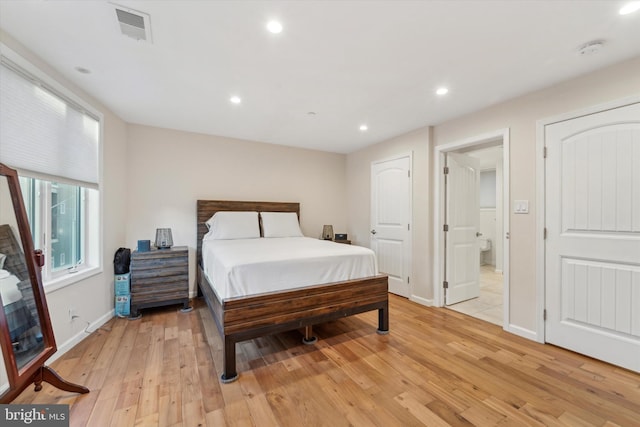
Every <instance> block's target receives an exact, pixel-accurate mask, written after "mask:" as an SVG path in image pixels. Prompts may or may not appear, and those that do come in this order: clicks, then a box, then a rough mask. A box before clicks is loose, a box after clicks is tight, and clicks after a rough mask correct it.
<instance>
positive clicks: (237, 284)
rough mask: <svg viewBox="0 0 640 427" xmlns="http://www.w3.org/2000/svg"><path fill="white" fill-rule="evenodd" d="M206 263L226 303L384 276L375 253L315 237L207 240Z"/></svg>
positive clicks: (212, 279)
mask: <svg viewBox="0 0 640 427" xmlns="http://www.w3.org/2000/svg"><path fill="white" fill-rule="evenodd" d="M202 264H203V269H204V272H205V274H206V276H207V278H208V279H209V282H210V283H211V284H212V285H213V288H214V290H215V291H216V293H217V294H218V297H219V298H220V299H221V300H225V299H228V298H233V297H238V296H247V295H255V294H260V293H264V292H272V291H280V290H286V289H293V288H298V287H303V286H310V285H317V284H324V283H332V282H339V281H343V280H350V279H359V278H363V277H369V276H375V275H376V274H378V266H377V264H376V257H375V254H374V253H373V251H372V250H370V249H367V248H363V247H360V246H351V245H346V244H341V243H335V242H331V241H324V240H318V239H312V238H310V237H283V238H276V239H266V238H259V239H239V240H204V241H203V242H202Z"/></svg>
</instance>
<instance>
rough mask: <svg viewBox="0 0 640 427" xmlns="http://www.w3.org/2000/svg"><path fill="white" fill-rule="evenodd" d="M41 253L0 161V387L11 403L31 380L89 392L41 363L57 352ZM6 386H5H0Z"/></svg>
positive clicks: (9, 172) (16, 187)
mask: <svg viewBox="0 0 640 427" xmlns="http://www.w3.org/2000/svg"><path fill="white" fill-rule="evenodd" d="M43 260H44V257H43V256H42V253H41V252H40V251H35V250H34V248H33V240H32V237H31V231H30V228H29V222H28V219H27V214H26V212H25V208H24V202H23V200H22V194H21V192H20V182H19V179H18V174H17V173H16V171H15V170H14V169H11V168H9V167H7V166H5V165H3V164H1V163H0V348H1V349H2V356H3V357H2V361H3V362H4V370H1V371H0V385H2V384H6V383H8V389H7V390H6V391H5V392H4V393H2V395H0V403H9V402H11V401H12V400H13V399H15V398H16V397H17V396H18V395H19V394H20V393H21V392H22V391H23V390H24V389H25V388H26V387H28V386H29V384H31V383H33V384H35V390H36V391H39V390H40V389H41V388H42V382H43V381H45V382H48V383H50V384H52V385H54V386H56V387H58V388H60V389H62V390H66V391H72V392H76V393H87V392H89V390H88V389H87V388H86V387H82V386H79V385H76V384H72V383H69V382H68V381H65V380H63V379H62V378H60V376H58V374H56V372H55V371H53V370H52V369H51V368H49V367H48V366H45V365H44V362H45V361H46V360H47V359H48V358H49V357H51V356H52V355H53V354H54V353H55V352H56V342H55V337H54V335H53V327H52V325H51V320H50V318H49V310H48V308H47V300H46V298H45V293H44V289H43V287H42V278H41V276H40V268H41V267H42V265H43V264H42V262H43ZM4 388H6V386H5V387H4Z"/></svg>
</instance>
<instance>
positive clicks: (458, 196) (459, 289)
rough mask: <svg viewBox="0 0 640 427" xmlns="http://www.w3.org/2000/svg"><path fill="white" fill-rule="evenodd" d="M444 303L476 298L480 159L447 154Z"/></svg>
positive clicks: (478, 273)
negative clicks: (445, 284)
mask: <svg viewBox="0 0 640 427" xmlns="http://www.w3.org/2000/svg"><path fill="white" fill-rule="evenodd" d="M447 167H448V168H449V173H448V175H447V180H446V184H445V185H446V190H445V191H446V197H447V203H446V224H447V226H448V228H449V230H448V232H447V233H446V259H445V277H446V281H447V284H448V285H447V286H448V287H447V289H446V290H445V304H446V305H451V304H455V303H458V302H460V301H465V300H468V299H471V298H476V297H478V296H480V251H479V248H478V230H479V228H480V160H479V159H477V158H474V157H471V156H466V155H464V154H457V153H448V154H447Z"/></svg>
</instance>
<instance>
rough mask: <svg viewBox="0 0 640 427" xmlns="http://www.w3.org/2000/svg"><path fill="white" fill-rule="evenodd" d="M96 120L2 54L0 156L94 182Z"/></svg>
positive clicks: (26, 167) (51, 174)
mask: <svg viewBox="0 0 640 427" xmlns="http://www.w3.org/2000/svg"><path fill="white" fill-rule="evenodd" d="M99 140H100V121H99V120H98V119H97V118H96V117H94V116H93V115H91V114H90V113H88V112H87V111H86V110H84V109H83V108H82V107H81V106H79V105H77V104H76V103H74V102H73V101H71V100H70V99H69V98H67V97H65V96H64V95H63V94H61V93H59V92H58V91H56V90H54V89H52V88H51V87H49V86H48V85H47V84H46V83H45V82H42V81H40V80H39V79H37V78H36V77H34V76H32V75H31V74H29V73H28V72H27V71H25V70H23V69H22V68H21V67H19V66H18V65H16V64H14V63H13V62H11V61H10V60H8V59H7V58H4V57H3V58H2V61H1V63H0V162H2V163H4V164H6V165H7V166H10V167H13V168H17V169H20V170H23V171H28V172H33V173H35V174H40V175H41V176H42V175H44V176H46V177H48V179H50V180H56V179H59V180H60V181H63V182H67V183H75V184H76V185H82V186H84V187H89V188H98V144H99Z"/></svg>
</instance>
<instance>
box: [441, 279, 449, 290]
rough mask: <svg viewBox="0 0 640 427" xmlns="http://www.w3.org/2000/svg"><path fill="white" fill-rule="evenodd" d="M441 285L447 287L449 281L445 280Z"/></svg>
mask: <svg viewBox="0 0 640 427" xmlns="http://www.w3.org/2000/svg"><path fill="white" fill-rule="evenodd" d="M442 287H443V288H445V289H449V282H447V281H446V280H445V281H444V282H442Z"/></svg>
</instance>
